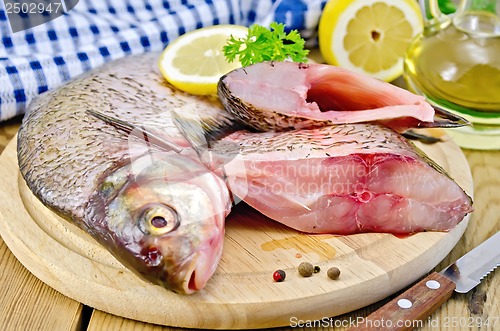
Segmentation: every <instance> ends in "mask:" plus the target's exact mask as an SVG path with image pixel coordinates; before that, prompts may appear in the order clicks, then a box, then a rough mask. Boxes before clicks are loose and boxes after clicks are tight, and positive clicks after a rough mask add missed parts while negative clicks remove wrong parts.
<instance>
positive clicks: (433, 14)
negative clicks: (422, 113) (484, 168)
mask: <svg viewBox="0 0 500 331" xmlns="http://www.w3.org/2000/svg"><path fill="white" fill-rule="evenodd" d="M420 4H421V7H422V9H423V15H424V16H425V17H426V25H425V28H424V32H423V33H422V34H421V35H420V36H418V37H417V38H416V39H415V40H414V41H413V42H412V44H411V45H410V47H409V49H408V51H407V53H406V56H405V59H404V77H405V80H406V82H407V85H408V88H409V89H410V90H412V91H413V92H415V93H417V94H421V95H424V96H425V97H426V98H427V99H428V100H429V102H431V103H432V104H434V105H436V106H438V107H441V108H444V109H447V110H450V111H453V112H456V113H458V114H459V115H462V116H464V117H465V118H467V119H468V120H470V121H471V122H472V123H473V125H472V127H471V128H465V129H464V130H462V131H463V132H468V133H470V134H475V135H476V136H477V135H483V136H484V135H486V136H488V137H489V138H491V139H493V140H491V139H490V141H484V140H481V139H479V140H480V141H481V143H480V144H486V145H487V146H486V145H485V146H486V147H485V146H477V145H478V143H475V145H474V146H467V143H468V142H467V141H466V140H468V138H467V137H466V138H464V139H465V141H464V144H465V145H466V146H465V147H471V148H482V147H484V148H488V149H489V148H495V149H498V148H500V15H499V12H500V0H462V1H461V2H460V4H459V7H458V10H457V12H456V13H455V14H454V15H453V16H451V17H450V16H446V15H443V14H441V13H440V12H439V10H438V9H437V8H438V6H437V1H436V0H420ZM458 131H460V130H458ZM450 132H457V131H455V130H450ZM483 138H484V137H483ZM479 140H478V141H479Z"/></svg>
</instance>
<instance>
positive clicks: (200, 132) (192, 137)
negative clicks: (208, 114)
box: [172, 110, 243, 155]
mask: <svg viewBox="0 0 500 331" xmlns="http://www.w3.org/2000/svg"><path fill="white" fill-rule="evenodd" d="M172 119H173V121H174V124H175V126H176V127H177V128H178V129H179V130H180V131H181V133H182V135H183V136H184V138H186V140H187V141H189V143H190V144H191V146H192V147H193V148H194V149H195V151H196V152H197V153H198V154H199V155H200V154H202V153H203V152H204V151H206V150H208V149H210V146H211V144H212V142H214V141H216V140H219V139H221V138H223V137H224V136H226V135H228V134H231V133H233V132H236V131H238V130H241V129H243V126H242V125H241V124H239V123H238V122H236V121H221V122H216V121H210V120H206V119H203V118H201V117H199V116H193V115H192V114H190V116H189V118H188V117H186V116H183V115H182V114H181V113H179V112H177V111H175V110H173V111H172Z"/></svg>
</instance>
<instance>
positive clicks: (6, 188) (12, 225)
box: [0, 139, 472, 329]
mask: <svg viewBox="0 0 500 331" xmlns="http://www.w3.org/2000/svg"><path fill="white" fill-rule="evenodd" d="M423 149H424V150H425V151H426V152H427V153H428V155H429V156H430V157H431V158H432V159H434V160H435V161H437V162H438V163H439V164H440V165H441V166H443V167H444V168H445V169H447V170H448V171H449V173H450V175H451V176H452V177H453V178H454V179H455V180H456V181H457V182H458V183H459V184H460V185H461V186H462V187H463V188H464V189H465V190H466V191H467V192H468V194H469V195H471V196H472V178H471V173H470V169H469V166H468V164H467V161H466V159H465V157H464V155H463V154H462V152H461V150H460V149H459V148H458V147H457V146H456V145H455V144H454V143H452V142H446V143H439V144H435V145H432V146H423ZM0 172H1V174H0V187H2V190H1V191H0V201H1V207H0V234H1V236H2V238H3V239H4V241H5V242H6V244H7V245H8V246H9V248H10V249H11V251H12V252H13V253H14V255H15V256H16V257H17V258H18V259H19V261H21V263H22V264H23V265H24V266H25V267H26V268H27V269H28V270H30V271H31V272H32V273H33V274H34V275H35V276H36V277H38V278H39V279H40V280H42V281H43V282H45V283H46V284H48V285H49V286H51V287H53V288H54V289H56V290H57V291H59V292H61V293H63V294H64V295H66V296H68V297H70V298H72V299H74V300H77V301H79V302H82V303H84V304H86V305H88V306H91V307H93V308H96V309H99V310H102V311H105V312H108V313H111V314H115V315H119V316H123V317H127V318H131V319H136V320H140V321H144V322H150V323H155V324H161V325H169V326H178V327H187V328H212V329H241V328H263V327H274V326H285V325H290V323H291V321H292V320H293V319H295V320H299V319H301V320H312V319H322V318H324V317H332V316H336V315H339V314H343V313H346V312H349V311H352V310H355V309H359V308H362V307H364V306H366V305H369V304H371V303H374V302H376V301H378V300H381V299H383V298H385V297H387V296H389V295H391V294H393V293H394V292H396V291H398V290H400V289H402V288H403V287H405V286H407V285H409V284H410V283H412V282H414V281H416V280H417V279H418V278H420V277H421V276H423V275H424V274H425V273H427V272H428V271H430V270H431V269H432V268H434V267H435V266H436V265H437V264H438V263H439V262H440V261H441V260H442V259H443V258H445V257H446V255H447V254H448V253H449V252H450V251H451V249H452V248H453V247H454V246H455V244H456V243H457V241H458V240H459V238H460V237H461V235H462V234H463V232H464V230H465V228H466V226H467V223H468V217H466V219H465V220H464V221H462V222H461V223H460V224H459V225H458V226H457V227H456V228H455V229H453V230H452V231H450V232H448V233H443V232H425V233H419V234H415V235H412V236H408V237H405V238H398V237H396V236H393V235H391V234H378V233H372V234H359V235H351V236H333V235H304V234H299V233H297V232H296V231H294V230H291V229H288V228H286V227H284V226H282V225H280V224H278V223H276V222H273V221H271V220H269V219H267V218H265V217H264V216H262V215H260V214H259V213H257V212H255V211H253V210H252V209H250V208H248V207H247V206H245V205H243V204H240V205H238V206H237V207H236V208H235V209H234V210H233V212H232V213H231V215H230V216H229V217H228V219H227V222H226V224H227V225H226V229H227V230H226V231H227V232H226V237H225V247H224V254H223V257H222V261H221V262H220V264H219V266H218V269H217V271H216V273H215V275H214V276H213V277H212V279H211V280H210V281H209V283H208V285H207V287H206V288H205V289H204V290H202V291H200V292H198V293H195V294H193V295H179V294H175V293H172V292H170V291H168V290H165V289H163V288H161V287H159V286H155V285H151V284H149V283H146V282H144V281H142V280H140V279H139V278H137V277H136V276H135V275H134V274H132V273H131V272H130V271H128V270H127V269H126V268H124V267H123V266H122V265H121V264H120V263H119V262H117V261H116V260H115V259H114V258H113V257H112V256H111V255H110V254H109V253H108V252H107V251H106V250H105V249H104V248H102V247H101V246H100V245H99V244H97V243H96V242H95V241H94V240H93V239H92V238H91V237H90V236H89V235H87V234H86V233H84V232H83V231H81V230H80V229H79V228H77V227H75V226H74V225H72V224H70V223H69V222H67V221H65V220H63V219H61V218H59V217H58V216H56V215H55V214H54V213H52V212H51V211H50V210H49V209H47V208H46V207H45V206H44V205H42V204H41V203H40V202H39V201H38V200H37V199H36V198H35V197H34V196H33V195H32V194H31V191H30V190H29V189H28V188H27V187H26V185H25V183H24V180H23V179H22V177H21V176H20V174H19V169H18V166H17V157H16V145H15V139H14V140H13V141H12V142H11V143H10V145H9V146H8V147H7V148H6V150H5V151H4V153H3V154H2V156H1V157H0ZM303 261H310V262H312V263H313V264H315V265H319V266H320V267H321V271H320V272H319V273H317V274H314V275H313V276H312V277H309V278H303V277H301V276H300V275H299V274H298V272H297V266H298V265H299V263H300V262H303ZM331 266H337V267H338V268H339V269H340V270H341V275H340V278H339V279H337V280H331V279H329V278H328V277H327V275H326V270H327V269H328V268H329V267H331ZM276 269H283V270H285V271H286V273H287V276H286V280H285V281H284V282H281V283H276V282H274V281H273V278H272V274H273V272H274V271H275V270H276Z"/></svg>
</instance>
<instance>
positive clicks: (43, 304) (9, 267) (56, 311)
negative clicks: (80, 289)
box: [0, 238, 82, 331]
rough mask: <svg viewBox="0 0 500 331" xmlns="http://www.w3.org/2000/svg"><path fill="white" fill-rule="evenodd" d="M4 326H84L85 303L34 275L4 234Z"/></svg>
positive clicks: (0, 270) (0, 309)
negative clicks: (66, 294) (15, 252)
mask: <svg viewBox="0 0 500 331" xmlns="http://www.w3.org/2000/svg"><path fill="white" fill-rule="evenodd" d="M0 284H2V286H0V298H2V300H1V301H0V316H1V318H0V330H2V331H8V330H50V331H52V330H80V328H81V317H82V305H81V304H80V303H78V302H76V301H73V300H71V299H69V298H67V297H65V296H64V295H62V294H60V293H59V292H57V291H55V290H53V289H52V288H50V287H49V286H47V285H45V284H44V283H42V282H41V281H40V280H38V279H37V278H36V277H35V276H33V275H32V274H31V273H30V272H29V271H28V270H26V268H24V267H23V266H22V265H21V263H19V261H18V260H17V259H16V258H15V257H14V255H12V253H11V252H10V251H9V249H8V248H7V246H6V245H5V243H4V241H3V240H2V239H1V238H0Z"/></svg>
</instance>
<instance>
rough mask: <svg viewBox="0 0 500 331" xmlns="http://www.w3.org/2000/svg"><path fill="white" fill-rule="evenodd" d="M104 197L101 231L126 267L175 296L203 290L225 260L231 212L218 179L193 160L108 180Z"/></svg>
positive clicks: (160, 160)
mask: <svg viewBox="0 0 500 331" xmlns="http://www.w3.org/2000/svg"><path fill="white" fill-rule="evenodd" d="M133 167H135V169H132V168H133ZM109 187H112V189H109ZM100 196H101V197H102V198H104V199H103V201H106V204H105V205H106V207H105V208H101V210H104V215H103V222H102V223H103V227H105V228H107V231H109V233H110V241H112V242H113V244H112V245H110V246H114V247H115V248H116V249H115V250H116V252H117V254H116V256H117V257H118V258H119V259H120V260H121V261H122V262H123V263H124V264H125V265H127V266H130V267H131V269H132V270H135V271H136V272H138V273H139V274H140V275H141V276H143V277H144V278H146V279H148V280H149V281H152V282H154V283H156V284H159V285H161V286H164V287H166V288H168V289H171V290H173V291H174V292H178V293H186V294H190V293H193V292H195V291H197V290H200V289H202V288H204V287H205V285H206V284H207V282H208V280H209V278H210V277H211V276H212V274H213V273H214V272H215V269H216V267H217V265H218V263H219V261H220V258H221V255H222V246H223V239H224V220H225V216H226V215H227V214H228V213H229V210H230V198H229V193H228V191H227V188H226V186H225V185H224V182H223V181H222V180H221V179H220V178H219V177H217V176H215V175H213V174H212V173H211V172H209V171H207V169H206V168H205V167H204V166H203V165H201V164H200V163H197V162H195V161H193V160H191V159H189V158H183V157H181V156H180V155H174V156H172V155H170V156H166V157H165V156H160V157H158V156H154V155H153V156H148V157H147V158H146V160H136V162H133V165H132V166H126V167H122V168H121V169H120V170H119V171H117V172H114V173H113V174H112V175H110V176H108V177H107V178H106V180H105V181H104V183H103V184H102V185H101V190H100Z"/></svg>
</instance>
